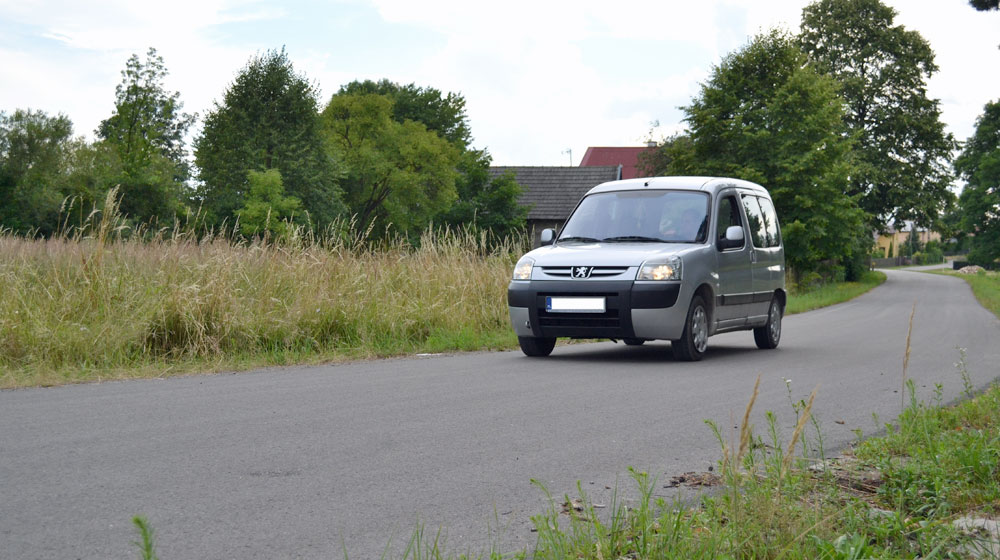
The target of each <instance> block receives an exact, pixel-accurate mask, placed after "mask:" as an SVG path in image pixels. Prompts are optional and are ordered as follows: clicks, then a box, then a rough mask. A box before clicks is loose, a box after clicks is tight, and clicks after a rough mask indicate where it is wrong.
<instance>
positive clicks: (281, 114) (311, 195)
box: [195, 49, 344, 227]
mask: <svg viewBox="0 0 1000 560" xmlns="http://www.w3.org/2000/svg"><path fill="white" fill-rule="evenodd" d="M316 95H317V92H316V88H315V86H313V85H312V84H311V83H310V82H309V81H308V80H307V79H306V78H305V77H304V76H301V75H299V74H297V73H296V72H295V70H294V68H293V67H292V63H291V61H290V60H289V59H288V55H287V54H285V50H284V49H282V50H281V51H273V50H272V51H267V52H266V53H264V54H263V55H259V56H255V57H254V58H252V59H251V60H250V62H248V63H247V65H246V66H245V67H244V68H243V69H242V70H241V71H240V73H239V74H238V75H237V76H236V79H235V80H234V81H233V83H232V84H231V85H230V86H229V88H228V89H227V90H226V92H225V94H224V95H223V99H222V102H221V103H218V102H216V104H215V107H214V109H213V110H212V111H210V112H209V114H208V115H207V116H206V118H205V127H204V130H203V132H202V134H201V136H200V137H199V138H198V139H197V140H196V141H195V162H196V163H197V165H198V168H199V170H200V173H199V177H200V179H201V184H200V185H199V186H198V188H197V191H196V201H197V202H199V203H200V204H201V205H202V207H203V208H204V210H205V211H206V214H207V220H208V222H209V223H210V224H215V225H218V224H221V223H222V222H223V221H225V220H229V221H230V222H231V221H232V220H233V218H235V217H236V212H237V210H239V209H240V208H242V207H243V206H244V204H245V197H246V195H247V193H248V192H249V186H250V183H249V181H250V180H249V173H250V171H265V170H268V169H277V170H278V172H279V173H280V174H281V178H282V182H283V184H284V188H285V190H286V191H287V192H288V194H289V195H291V196H294V197H295V198H297V199H299V200H300V201H301V202H302V209H303V210H304V211H305V212H308V214H309V216H310V218H311V220H312V221H313V223H315V224H316V225H318V226H320V227H323V226H325V225H327V224H329V223H331V222H332V221H334V220H335V219H336V218H338V217H340V216H342V215H343V213H344V204H343V201H342V198H341V192H340V189H339V188H338V185H337V177H338V173H339V171H338V169H337V168H336V166H335V165H334V162H333V160H332V159H331V158H330V156H329V154H328V153H327V151H326V149H325V147H324V142H323V135H322V128H321V123H320V119H319V110H318V107H319V106H318V102H317V100H316Z"/></svg>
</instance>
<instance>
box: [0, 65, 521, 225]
mask: <svg viewBox="0 0 1000 560" xmlns="http://www.w3.org/2000/svg"><path fill="white" fill-rule="evenodd" d="M166 76H167V69H166V66H165V64H164V61H163V58H162V57H161V56H160V55H159V54H157V52H156V50H155V49H152V48H151V49H149V51H148V52H147V53H146V56H145V59H140V58H139V57H138V56H137V55H133V56H132V57H131V58H129V60H128V62H127V63H126V65H125V70H123V71H122V81H121V83H120V84H119V85H118V87H117V88H116V90H115V109H114V112H113V114H112V115H111V116H110V117H109V118H107V119H106V120H104V121H102V122H101V124H100V126H99V127H98V129H97V131H96V135H97V140H96V141H94V142H87V141H85V140H83V139H80V138H76V137H74V136H73V128H72V123H71V122H70V120H69V119H68V118H67V117H66V116H64V115H58V116H54V117H53V116H49V115H47V114H45V113H43V112H40V111H31V110H16V111H14V112H13V113H12V114H9V115H8V114H0V226H2V227H3V228H6V229H8V230H10V231H13V232H16V233H35V234H40V235H51V234H53V233H54V232H56V231H57V230H59V229H60V228H64V227H66V225H67V224H69V225H73V224H74V223H82V222H83V221H85V220H86V218H87V216H88V215H89V212H88V209H93V208H96V207H97V206H98V205H99V203H100V202H101V201H103V200H104V196H105V195H106V193H107V192H108V190H109V189H111V188H113V187H115V188H118V193H119V195H120V197H121V205H120V211H121V212H122V214H124V215H126V216H127V217H128V218H129V220H130V221H131V222H132V223H134V224H146V225H156V224H160V225H164V224H165V225H169V224H171V223H173V221H174V220H175V219H183V220H190V219H192V217H194V218H195V219H197V220H199V223H200V224H202V225H203V226H204V227H206V228H225V227H229V228H234V227H237V224H239V225H238V228H239V231H241V232H243V233H245V234H251V235H253V234H263V233H264V232H270V233H272V234H277V235H280V234H281V233H283V231H284V229H285V228H286V227H287V224H292V223H298V224H303V225H308V226H309V227H312V228H315V229H318V230H323V229H324V228H327V227H329V226H330V225H331V224H334V223H338V222H339V223H341V224H343V223H345V222H350V221H352V220H353V223H354V225H355V227H357V228H359V229H362V230H369V231H370V232H371V235H374V236H376V237H378V236H380V235H384V234H387V233H388V234H400V235H403V236H408V235H415V234H419V233H420V232H421V231H423V230H424V229H426V228H427V227H428V226H430V224H432V223H434V224H438V225H444V226H451V227H463V228H466V229H469V228H472V229H475V230H488V231H491V232H493V233H495V234H497V235H498V236H505V235H509V234H511V233H512V232H514V231H516V230H519V229H523V227H524V223H525V217H526V215H527V209H526V208H523V207H521V206H519V205H518V204H517V199H518V196H519V195H520V194H521V187H520V186H519V185H518V184H517V183H516V182H515V180H514V178H513V176H511V175H505V176H500V177H492V176H491V175H490V173H489V166H490V163H491V157H490V155H489V153H488V152H487V151H486V150H478V149H475V148H473V147H472V135H471V131H470V129H469V125H468V119H467V117H466V114H465V99H464V98H463V97H462V96H461V95H458V94H454V93H448V94H442V93H441V92H440V91H438V90H436V89H434V88H431V87H418V86H416V85H414V84H409V85H400V84H396V83H393V82H390V81H387V80H383V81H380V82H372V81H364V82H358V81H355V82H352V83H350V84H347V85H345V86H343V87H341V88H340V90H339V91H338V92H337V93H335V94H334V95H333V96H332V97H331V98H330V99H329V100H328V102H327V103H326V105H325V106H322V107H321V106H320V104H319V100H318V91H317V88H316V86H315V85H314V84H313V83H311V82H310V81H309V80H308V79H307V78H306V77H305V76H304V75H302V74H300V73H297V72H296V71H295V69H294V66H293V64H292V62H291V60H290V59H289V58H288V55H287V53H286V52H285V51H284V49H281V50H271V51H267V52H265V53H263V54H259V55H257V56H254V57H253V58H251V59H250V61H249V62H248V63H247V65H246V66H245V67H244V68H242V69H241V70H240V71H239V73H238V74H237V76H236V78H235V79H234V81H233V82H232V83H231V84H230V85H229V87H228V88H227V89H226V91H225V92H224V94H223V96H222V98H221V99H220V100H218V101H216V102H215V104H214V106H213V108H212V109H211V110H210V111H209V112H208V114H206V115H205V117H204V127H203V129H202V131H201V133H200V134H199V135H198V136H197V137H196V138H195V139H194V141H193V145H192V152H193V154H189V153H188V151H187V148H186V146H185V144H184V138H185V135H186V134H187V132H188V131H189V129H190V127H191V126H192V125H193V124H194V122H195V120H196V118H197V116H196V115H191V114H188V113H185V112H183V104H182V103H181V102H180V100H179V97H180V95H179V93H177V92H168V91H166V90H165V89H164V86H163V83H164V78H165V77H166ZM190 155H193V163H194V168H192V165H191V160H192V158H191V157H189V156H190ZM74 210H75V212H76V213H75V214H74Z"/></svg>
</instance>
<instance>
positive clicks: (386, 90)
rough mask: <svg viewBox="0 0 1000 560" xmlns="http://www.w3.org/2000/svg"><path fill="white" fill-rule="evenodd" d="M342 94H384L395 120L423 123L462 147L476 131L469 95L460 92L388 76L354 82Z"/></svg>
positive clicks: (467, 144) (344, 87)
mask: <svg viewBox="0 0 1000 560" xmlns="http://www.w3.org/2000/svg"><path fill="white" fill-rule="evenodd" d="M339 93H340V94H377V95H384V96H386V97H388V98H389V99H390V100H391V101H392V119H393V120H394V121H396V122H398V123H403V122H405V121H407V120H410V121H417V122H419V123H423V125H424V126H426V127H427V130H431V131H434V132H436V133H438V134H439V135H440V136H441V137H443V138H444V139H445V140H447V141H449V142H451V143H452V144H455V145H456V146H459V147H460V148H462V149H466V148H468V147H469V144H470V143H471V142H472V132H471V130H470V129H469V123H468V118H467V117H466V114H465V98H464V97H462V96H461V95H460V94H457V93H451V92H449V93H447V94H443V93H441V91H440V90H437V89H435V88H432V87H419V86H417V85H416V84H408V85H400V84H397V83H395V82H391V81H389V80H385V79H383V80H379V81H378V82H373V81H371V80H365V81H363V82H358V81H354V82H351V83H349V84H347V85H345V86H342V87H341V88H340V92H339Z"/></svg>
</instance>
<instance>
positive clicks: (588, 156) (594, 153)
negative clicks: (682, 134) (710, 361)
mask: <svg viewBox="0 0 1000 560" xmlns="http://www.w3.org/2000/svg"><path fill="white" fill-rule="evenodd" d="M655 149H656V148H655V147H647V146H642V147H638V148H636V147H624V148H616V147H593V146H592V147H590V148H587V153H585V154H583V160H582V161H580V167H590V166H597V165H621V166H622V179H635V178H636V177H642V176H644V174H643V175H640V174H639V154H641V153H643V152H646V151H649V150H655Z"/></svg>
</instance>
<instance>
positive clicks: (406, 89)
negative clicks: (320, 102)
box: [339, 79, 528, 237]
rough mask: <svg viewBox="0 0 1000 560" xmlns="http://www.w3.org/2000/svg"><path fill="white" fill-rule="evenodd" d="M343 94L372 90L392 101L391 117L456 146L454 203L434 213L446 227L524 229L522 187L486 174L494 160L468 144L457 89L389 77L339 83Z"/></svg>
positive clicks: (502, 233)
mask: <svg viewBox="0 0 1000 560" xmlns="http://www.w3.org/2000/svg"><path fill="white" fill-rule="evenodd" d="M339 94H341V95H343V94H376V95H382V96H384V97H386V98H388V99H389V100H390V101H391V102H392V120H394V121H395V122H397V123H400V124H403V123H405V122H406V121H408V120H410V121H416V122H419V123H421V124H423V125H424V126H426V127H427V129H428V130H430V131H432V132H435V133H437V134H438V135H439V136H441V137H442V138H444V139H445V140H448V141H449V142H450V143H451V144H452V145H453V146H455V147H456V148H457V149H458V150H459V151H460V152H461V156H460V157H459V161H458V165H457V168H456V170H457V171H458V175H457V176H456V180H455V187H456V190H457V195H458V198H457V199H456V200H455V202H454V204H453V205H452V206H451V207H450V208H448V209H447V210H445V211H444V212H443V213H440V214H439V215H438V216H436V217H435V222H436V223H438V224H444V225H448V226H451V227H464V228H472V229H478V230H489V231H491V232H493V233H495V234H497V235H498V236H500V237H504V236H508V235H510V234H512V233H514V232H516V231H519V230H522V229H524V226H525V223H526V218H527V215H528V209H527V208H526V207H523V206H520V205H519V204H518V199H519V198H520V196H521V193H522V192H523V189H522V188H521V186H520V185H518V184H517V181H516V180H514V179H513V177H504V176H501V177H495V178H492V179H491V176H490V173H489V168H490V164H491V163H492V161H493V158H492V157H491V156H490V154H489V152H488V151H486V150H476V149H474V148H473V147H472V145H471V144H472V132H471V129H470V126H469V122H468V117H467V115H466V113H465V98H464V97H462V95H461V94H458V93H452V92H449V93H447V94H445V93H442V92H441V91H440V90H438V89H435V88H432V87H419V86H417V85H416V84H408V85H400V84H397V83H395V82H391V81H389V80H384V79H383V80H379V81H378V82H374V81H371V80H365V81H363V82H359V81H354V82H351V83H349V84H347V85H345V86H343V87H341V88H340V93H339Z"/></svg>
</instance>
